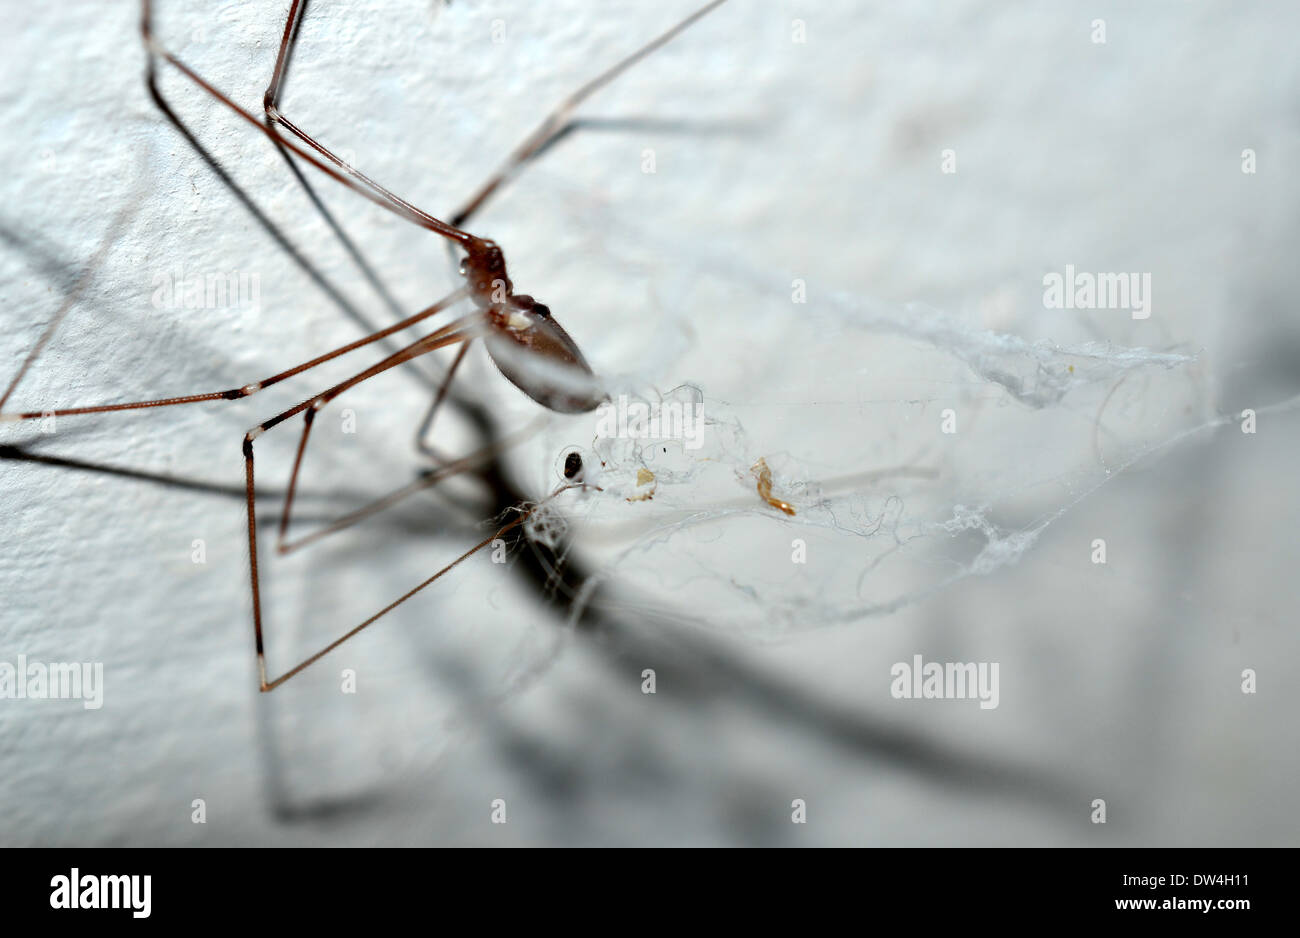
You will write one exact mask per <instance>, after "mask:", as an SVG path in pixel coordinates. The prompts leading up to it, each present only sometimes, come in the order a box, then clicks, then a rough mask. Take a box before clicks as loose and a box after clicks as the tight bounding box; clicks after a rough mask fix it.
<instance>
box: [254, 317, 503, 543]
mask: <svg viewBox="0 0 1300 938" xmlns="http://www.w3.org/2000/svg"><path fill="white" fill-rule="evenodd" d="M477 321H478V316H477V315H470V316H467V317H465V318H464V319H459V320H457V321H456V322H453V323H450V324H448V325H446V326H443V327H442V328H441V329H439V330H438V331H437V332H434V333H432V334H431V335H427V336H425V337H424V338H422V339H418V340H417V341H415V342H412V343H411V344H410V345H408V346H407V347H406V348H404V349H400V350H398V351H397V352H394V353H393V354H392V355H389V356H388V357H387V358H385V359H383V360H382V361H380V362H378V363H376V364H374V365H372V366H370V367H369V368H367V369H366V370H365V371H362V372H359V373H358V374H355V375H353V376H352V377H351V378H348V379H347V380H346V381H342V382H340V383H338V384H336V385H334V386H333V387H332V388H330V389H328V390H326V391H324V392H322V393H321V394H319V395H317V396H316V397H315V398H313V399H311V400H307V401H303V402H302V403H301V404H298V405H296V406H294V407H291V408H289V409H288V410H286V411H284V412H283V413H281V414H278V415H277V416H275V417H273V418H271V419H270V420H268V421H266V422H265V423H263V424H262V425H261V426H259V427H258V428H257V429H256V430H253V431H250V433H251V434H252V435H253V436H254V437H257V436H260V435H261V434H262V433H264V432H266V431H267V430H269V429H271V428H272V427H274V426H276V425H277V424H279V423H281V422H283V421H285V420H287V419H288V418H290V417H292V416H293V415H294V414H297V413H303V427H302V437H301V439H300V440H299V441H298V452H297V455H295V456H294V460H293V473H292V475H290V477H289V490H288V494H287V495H286V496H285V500H284V512H283V514H281V516H280V529H279V531H280V534H279V542H280V543H281V544H283V543H284V541H285V540H287V538H288V534H289V515H290V513H291V512H292V510H293V499H294V494H295V492H296V491H297V487H298V474H299V471H300V470H301V469H302V459H303V455H304V454H305V453H306V452H307V439H308V437H309V436H310V434H311V428H312V424H313V423H314V422H315V420H316V415H317V414H319V413H320V412H321V410H322V409H324V407H325V406H326V405H327V404H328V403H329V402H330V401H332V400H334V399H335V398H336V397H338V396H339V395H340V394H342V393H343V392H344V391H347V390H348V389H349V388H354V387H356V386H357V385H358V384H360V383H361V382H363V381H367V380H369V379H370V378H373V377H375V376H376V375H379V374H382V373H383V372H385V371H388V370H389V369H390V368H396V367H397V366H398V365H400V364H402V363H403V362H406V361H410V360H411V359H412V358H415V357H416V356H417V355H424V354H427V353H429V352H432V351H434V350H435V349H440V348H445V347H446V346H448V345H455V344H456V343H457V342H465V341H466V340H468V339H470V338H473V336H474V335H475V333H474V331H473V326H474V324H475V323H477ZM304 412H305V413H304Z"/></svg>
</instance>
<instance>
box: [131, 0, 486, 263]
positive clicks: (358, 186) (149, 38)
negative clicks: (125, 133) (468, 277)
mask: <svg viewBox="0 0 1300 938" xmlns="http://www.w3.org/2000/svg"><path fill="white" fill-rule="evenodd" d="M142 4H143V9H144V14H143V16H142V17H141V19H140V32H141V35H142V36H143V38H144V45H145V49H146V51H147V53H148V55H149V57H150V58H149V62H148V65H147V66H146V69H147V74H148V75H149V76H150V77H152V75H153V71H154V63H153V56H155V55H156V56H158V57H159V58H161V59H162V60H163V61H165V62H167V63H169V64H170V65H171V66H172V67H174V68H175V69H176V70H177V71H179V72H180V73H181V74H182V75H184V76H185V77H186V78H188V79H189V80H190V81H192V82H194V84H196V85H198V86H199V87H200V88H201V89H203V91H205V92H207V94H209V95H211V96H212V97H213V98H214V99H216V100H217V101H218V102H220V103H221V104H223V105H224V106H225V107H227V108H229V109H230V110H231V111H233V112H234V113H235V114H236V115H238V116H239V117H241V118H243V119H244V120H245V121H247V122H248V123H250V124H252V125H253V126H254V127H256V128H257V129H258V131H260V132H261V133H263V134H265V135H266V136H267V137H268V138H269V139H270V140H271V142H272V143H278V144H282V145H283V146H285V147H287V148H288V149H290V150H292V151H293V152H294V153H295V154H297V155H298V156H300V157H301V158H302V159H304V160H306V161H307V162H308V163H311V164H312V165H313V166H315V167H316V168H317V169H319V170H320V171H321V172H323V173H325V175H327V176H330V177H331V178H333V179H335V180H337V181H338V182H341V183H342V184H343V185H345V186H347V187H348V188H349V189H351V190H353V191H354V192H356V193H358V194H360V195H362V196H364V197H365V198H367V199H369V200H370V201H371V202H374V203H375V204H376V205H379V206H381V207H383V208H386V209H388V210H389V211H390V212H392V213H393V214H395V215H398V216H400V217H402V218H405V219H406V220H407V221H410V222H413V223H414V224H416V225H419V226H420V227H421V228H427V229H428V230H430V231H432V232H434V233H435V234H440V235H442V236H443V237H444V238H449V239H451V240H452V241H456V242H459V243H460V244H469V243H471V242H472V241H474V236H473V235H471V234H470V233H469V232H467V231H462V230H461V229H459V228H457V227H455V226H454V225H449V224H447V223H446V222H445V221H440V220H439V219H437V218H434V217H433V216H432V215H430V214H429V213H428V212H425V211H422V210H421V209H418V208H416V207H415V206H414V205H412V204H411V203H409V202H407V201H406V200H405V199H402V198H401V197H399V196H397V195H395V194H393V193H392V192H390V191H389V190H388V189H385V188H384V187H383V186H381V185H379V184H378V183H376V182H375V181H374V180H372V179H370V178H369V177H367V176H365V175H363V174H361V173H358V172H357V171H356V170H354V169H352V168H351V167H348V166H346V164H343V163H342V162H341V161H340V160H338V158H337V157H334V156H333V154H329V153H328V151H324V149H323V148H322V147H320V146H319V145H316V144H313V145H312V146H313V149H315V150H316V151H317V153H318V154H319V155H320V156H325V157H326V158H327V160H329V161H332V162H333V163H334V164H335V165H329V162H323V161H322V160H321V159H318V158H317V156H316V155H313V154H312V153H310V152H308V151H307V150H305V149H303V148H302V147H301V146H299V145H298V144H296V143H294V142H293V141H291V140H287V139H285V138H284V137H282V136H281V135H280V134H278V133H277V132H276V131H275V130H274V128H273V127H270V126H267V125H266V124H264V123H263V122H262V121H260V120H258V119H257V118H256V117H254V116H253V115H252V114H251V113H250V112H248V111H246V110H244V108H242V107H240V106H239V105H238V104H236V103H235V102H234V101H232V100H231V99H230V98H229V97H228V96H227V95H226V94H225V93H224V92H222V91H221V90H219V89H218V88H217V87H216V86H214V85H213V84H211V83H210V82H209V81H208V80H207V79H205V78H204V77H203V76H202V75H200V74H199V73H198V72H196V71H194V69H192V68H190V67H189V66H188V65H186V64H185V63H184V62H183V61H181V60H180V59H179V58H178V57H177V56H175V55H173V54H172V53H171V52H169V51H168V50H167V49H166V48H164V47H163V46H162V44H161V43H159V42H158V40H157V39H155V38H154V36H153V28H152V16H151V11H150V0H142Z"/></svg>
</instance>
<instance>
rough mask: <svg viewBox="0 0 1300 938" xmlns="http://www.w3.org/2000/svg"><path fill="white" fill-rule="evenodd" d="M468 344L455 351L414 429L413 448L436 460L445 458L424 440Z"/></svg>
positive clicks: (442, 460)
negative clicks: (438, 385) (418, 425)
mask: <svg viewBox="0 0 1300 938" xmlns="http://www.w3.org/2000/svg"><path fill="white" fill-rule="evenodd" d="M469 346H470V343H468V342H466V343H465V344H464V345H462V346H461V347H460V351H459V352H457V353H456V357H455V359H454V360H453V361H452V363H451V367H449V368H448V369H447V375H446V377H445V378H443V380H442V385H441V386H440V387H439V388H438V393H437V394H435V395H434V397H433V401H432V402H431V403H430V404H429V409H428V410H427V411H426V412H425V414H424V419H423V420H421V421H420V429H418V430H417V431H415V448H416V449H417V450H419V451H420V452H421V453H424V454H425V455H426V456H429V457H432V458H433V459H435V460H437V461H438V462H445V461H446V460H444V459H443V458H442V455H441V454H439V453H438V451H437V450H435V449H434V448H433V447H432V446H430V445H429V444H428V442H426V441H427V439H428V436H429V431H430V430H431V429H432V427H433V418H434V417H435V416H436V415H437V413H438V408H439V407H441V406H442V402H443V401H444V400H445V399H446V397H447V391H448V389H449V388H450V387H451V381H452V378H454V377H455V376H456V369H457V368H459V367H460V363H461V362H463V361H464V360H465V355H466V354H467V353H468V352H469Z"/></svg>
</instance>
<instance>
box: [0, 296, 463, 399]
mask: <svg viewBox="0 0 1300 938" xmlns="http://www.w3.org/2000/svg"><path fill="white" fill-rule="evenodd" d="M465 293H466V290H465V288H463V287H462V288H461V289H459V290H456V291H455V292H454V293H451V294H450V295H448V296H446V297H444V298H443V299H441V300H439V301H438V302H437V303H434V304H433V305H432V306H426V307H425V308H424V309H422V310H420V311H419V312H418V313H415V314H414V315H412V316H408V317H407V318H405V319H403V320H402V321H400V322H396V323H394V324H393V325H391V326H387V327H385V328H383V329H380V330H379V331H378V332H373V333H371V334H370V335H368V336H363V337H362V338H360V339H357V340H356V341H355V342H349V343H348V344H347V345H343V346H340V347H339V348H336V349H334V350H333V351H330V352H326V353H325V354H324V355H318V356H317V357H315V358H313V359H312V360H311V361H307V362H303V363H302V364H301V365H295V366H294V367H292V368H289V369H286V370H285V371H281V372H279V373H278V374H274V375H271V377H269V378H264V379H262V380H261V381H257V382H254V383H253V384H246V385H244V386H243V387H239V388H230V389H228V390H225V391H208V392H206V393H203V394H187V395H184V396H182V397H167V398H162V399H160V400H153V401H129V402H127V403H124V404H94V405H90V406H87V407H64V408H61V409H59V410H31V411H24V412H23V413H14V414H0V423H6V422H13V421H18V420H36V419H39V418H42V417H50V416H53V417H71V416H76V415H78V414H102V413H108V412H109V411H115V410H143V409H145V408H149V407H172V406H175V405H177V404H197V403H200V402H202V401H234V400H238V399H240V398H242V397H250V396H252V395H253V394H256V393H257V392H258V391H261V390H262V389H264V388H268V387H270V386H271V385H273V384H279V383H280V382H281V381H285V380H287V379H289V378H292V377H294V376H295V375H300V374H302V373H303V372H304V371H307V370H309V369H311V368H315V367H316V366H317V365H323V364H324V363H325V362H327V361H330V360H332V359H335V358H338V357H339V356H340V355H346V354H347V353H348V352H354V351H356V350H357V349H359V348H363V347H365V346H367V345H370V344H371V343H372V342H378V341H379V340H380V339H384V338H387V337H388V336H390V335H392V334H393V333H395V332H401V331H402V330H403V329H407V328H410V327H411V326H413V325H415V324H417V323H419V322H421V321H423V320H425V319H428V318H429V317H430V316H433V315H434V314H435V313H438V312H440V311H442V310H444V309H446V308H447V307H449V306H451V305H453V304H455V303H457V302H459V301H460V300H461V299H463V298H464V296H465ZM399 354H400V353H399Z"/></svg>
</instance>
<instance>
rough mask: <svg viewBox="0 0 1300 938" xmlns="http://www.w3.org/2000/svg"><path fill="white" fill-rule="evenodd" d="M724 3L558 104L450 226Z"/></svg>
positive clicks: (716, 2) (704, 10) (690, 19)
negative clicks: (607, 91)
mask: <svg viewBox="0 0 1300 938" xmlns="http://www.w3.org/2000/svg"><path fill="white" fill-rule="evenodd" d="M725 2H726V0H712V2H711V3H707V4H705V5H704V6H703V7H701V8H700V9H698V10H696V11H695V12H694V13H692V14H691V15H690V16H688V17H686V19H684V20H682V21H681V22H680V23H678V24H677V25H676V26H674V27H673V28H672V29H670V30H668V31H667V32H666V33H663V34H662V35H660V36H659V37H657V38H655V39H652V40H651V41H650V42H647V43H646V44H645V45H643V46H642V47H641V48H640V49H637V50H636V51H635V52H633V53H632V54H631V55H629V56H628V57H627V58H625V59H623V60H622V61H621V62H618V63H617V64H616V65H613V66H611V67H610V68H607V69H606V70H605V71H603V72H601V73H600V74H599V75H597V76H596V77H595V78H593V79H592V80H591V81H589V82H587V83H586V84H585V85H583V86H582V87H581V88H579V89H578V90H577V91H575V92H573V94H571V95H569V96H568V97H567V98H565V99H564V100H563V101H562V102H560V104H559V105H558V106H557V107H556V108H555V110H553V111H552V112H551V113H550V114H549V115H547V117H546V119H545V120H543V121H542V123H541V125H540V126H539V127H538V128H537V129H536V130H534V131H533V132H532V133H531V134H529V135H528V137H527V138H525V140H524V142H523V143H521V144H520V145H519V146H518V147H516V148H515V150H514V152H513V153H511V154H510V156H509V157H507V158H506V161H505V163H504V164H503V165H502V166H501V168H500V169H498V170H497V172H496V174H495V175H493V176H492V178H491V179H489V180H488V181H487V182H486V183H484V184H483V186H482V188H480V189H479V190H478V192H476V193H475V194H474V196H473V197H472V198H471V199H470V200H469V201H468V202H466V203H465V205H464V207H463V208H461V210H460V211H458V212H456V214H454V215H453V216H452V217H451V223H452V224H453V225H456V226H457V227H459V226H460V225H463V224H464V223H465V222H466V221H468V220H469V217H470V216H471V215H473V214H474V213H475V212H477V211H478V210H479V209H481V208H482V207H483V205H484V203H486V202H487V200H488V199H489V198H490V197H491V196H492V194H493V193H495V192H496V191H497V190H498V189H499V188H500V187H501V186H503V185H504V184H505V183H506V182H508V181H509V180H510V179H511V178H512V177H514V176H515V174H516V173H518V172H519V170H520V169H521V168H522V167H523V166H524V164H526V163H527V162H528V161H529V160H531V159H533V158H534V157H536V156H537V155H538V154H540V153H541V152H542V151H544V150H545V149H546V148H547V147H549V146H550V145H551V144H552V143H554V142H555V141H556V139H557V138H559V137H561V136H563V135H565V134H567V133H568V132H569V131H570V130H571V129H572V127H573V121H572V120H571V115H572V114H573V112H574V111H575V110H577V108H578V105H580V104H581V103H582V102H583V101H585V100H587V98H589V97H591V96H592V95H593V94H595V93H596V92H597V91H599V90H600V89H601V88H603V87H605V86H606V85H608V84H609V83H610V82H611V81H613V80H614V79H615V78H617V77H618V76H619V75H621V74H623V73H624V72H625V71H627V70H628V69H629V68H631V67H632V66H633V65H635V64H636V63H638V62H640V61H641V60H642V59H644V58H645V57H646V56H648V55H650V54H651V53H653V52H655V51H657V50H658V49H660V48H662V47H663V46H665V45H667V44H668V43H669V42H671V41H672V40H673V39H675V38H676V37H677V36H678V35H680V34H681V33H682V32H683V31H685V30H686V29H688V28H689V27H690V26H691V25H693V24H694V23H695V22H697V21H698V20H700V19H702V18H703V17H705V16H707V15H708V14H709V13H710V12H712V11H713V10H714V9H716V8H717V7H719V6H721V5H722V4H723V3H725Z"/></svg>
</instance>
